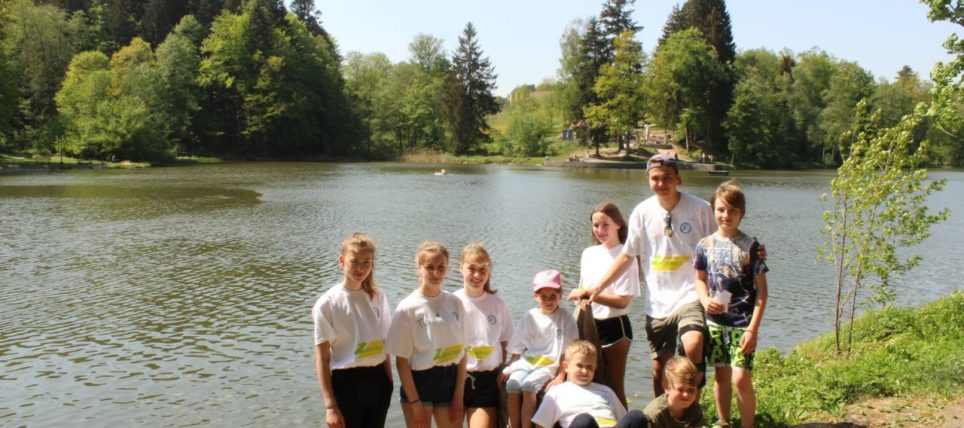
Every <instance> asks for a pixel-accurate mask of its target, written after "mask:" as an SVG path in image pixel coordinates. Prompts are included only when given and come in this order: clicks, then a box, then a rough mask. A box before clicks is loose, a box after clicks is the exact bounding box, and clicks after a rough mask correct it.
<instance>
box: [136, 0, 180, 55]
mask: <svg viewBox="0 0 964 428" xmlns="http://www.w3.org/2000/svg"><path fill="white" fill-rule="evenodd" d="M186 10H187V0H178V1H172V0H148V1H147V2H146V3H145V4H144V16H143V17H141V28H142V30H143V33H142V34H143V36H144V39H145V40H147V41H148V42H150V43H151V45H154V46H156V45H158V44H159V43H161V42H162V41H164V38H165V37H167V33H169V32H170V31H171V29H172V28H174V25H175V24H176V23H177V22H178V21H179V20H180V19H181V17H182V16H184V14H185V12H186Z"/></svg>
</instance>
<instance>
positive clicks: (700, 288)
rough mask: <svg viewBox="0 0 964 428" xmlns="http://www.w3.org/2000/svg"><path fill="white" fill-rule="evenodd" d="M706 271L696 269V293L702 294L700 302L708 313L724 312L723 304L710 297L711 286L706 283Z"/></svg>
mask: <svg viewBox="0 0 964 428" xmlns="http://www.w3.org/2000/svg"><path fill="white" fill-rule="evenodd" d="M706 278H707V275H706V271H705V270H697V271H696V294H699V296H700V303H702V304H703V309H705V310H706V313H708V314H711V315H712V314H719V313H722V312H723V305H722V304H721V303H720V302H717V301H716V300H713V299H711V298H710V287H709V286H708V285H706Z"/></svg>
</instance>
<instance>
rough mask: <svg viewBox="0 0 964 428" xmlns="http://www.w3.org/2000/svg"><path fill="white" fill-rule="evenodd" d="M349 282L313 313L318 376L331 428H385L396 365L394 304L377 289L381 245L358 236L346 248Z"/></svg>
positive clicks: (346, 278)
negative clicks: (389, 340) (391, 334)
mask: <svg viewBox="0 0 964 428" xmlns="http://www.w3.org/2000/svg"><path fill="white" fill-rule="evenodd" d="M338 264H339V265H341V268H342V272H344V279H343V280H342V281H341V282H340V283H338V284H336V285H335V286H333V287H331V288H330V289H328V291H326V292H325V293H324V294H323V295H322V296H321V297H320V298H318V301H317V302H315V305H314V306H313V307H312V309H311V317H312V318H313V319H314V323H315V370H316V372H317V373H318V383H319V385H320V386H321V395H322V397H324V399H325V408H326V412H325V422H326V423H327V424H328V426H330V427H338V428H345V427H372V426H384V425H385V415H386V414H387V413H388V406H389V405H390V404H391V399H392V386H393V385H392V364H391V361H390V360H389V359H388V355H386V354H385V349H384V341H385V336H386V335H387V334H388V327H389V316H390V315H389V312H388V311H389V308H388V299H387V298H386V297H385V293H382V292H381V290H379V289H378V287H376V286H375V279H374V270H375V243H374V242H372V240H371V238H369V237H368V236H366V235H365V234H363V233H355V234H353V235H352V236H350V237H349V238H347V239H345V240H344V241H343V242H342V243H341V255H340V256H339V257H338Z"/></svg>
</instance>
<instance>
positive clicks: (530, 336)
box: [500, 269, 579, 428]
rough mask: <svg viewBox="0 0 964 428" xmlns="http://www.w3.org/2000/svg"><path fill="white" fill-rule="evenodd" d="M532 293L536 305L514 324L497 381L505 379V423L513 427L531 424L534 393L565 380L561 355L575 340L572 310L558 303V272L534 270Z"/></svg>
mask: <svg viewBox="0 0 964 428" xmlns="http://www.w3.org/2000/svg"><path fill="white" fill-rule="evenodd" d="M532 294H533V297H534V298H535V300H536V302H537V303H538V304H539V306H538V307H537V308H533V309H530V310H529V311H528V312H526V314H525V315H524V316H523V317H522V319H520V320H519V322H518V324H516V327H515V330H514V331H513V333H512V338H511V339H510V340H509V348H508V352H509V353H511V354H512V360H511V363H510V364H509V366H508V367H506V368H505V369H504V370H503V371H502V375H501V376H500V381H505V392H506V394H507V395H508V407H509V426H510V427H513V428H516V427H525V428H528V427H531V426H532V415H533V414H534V413H535V411H536V394H537V393H538V392H539V391H540V390H542V389H543V388H544V387H545V388H549V387H551V386H553V385H557V384H560V383H562V382H564V381H565V380H566V373H565V372H564V371H561V370H559V366H560V363H561V360H562V354H563V351H564V350H565V349H566V346H568V345H569V343H570V342H572V341H575V340H578V339H579V330H578V328H577V327H576V321H575V319H574V318H573V316H572V313H570V312H569V310H567V309H566V308H563V307H561V306H559V303H560V302H561V301H562V275H560V274H559V271H557V270H554V269H550V270H544V271H542V272H539V273H537V274H536V276H535V278H533V280H532ZM520 357H521V358H520ZM550 380H551V382H550Z"/></svg>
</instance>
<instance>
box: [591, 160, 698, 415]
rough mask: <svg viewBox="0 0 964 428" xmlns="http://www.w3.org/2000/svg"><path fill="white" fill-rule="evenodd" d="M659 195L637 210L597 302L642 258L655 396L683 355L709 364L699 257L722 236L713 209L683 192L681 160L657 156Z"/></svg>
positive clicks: (653, 176) (649, 168) (650, 167)
mask: <svg viewBox="0 0 964 428" xmlns="http://www.w3.org/2000/svg"><path fill="white" fill-rule="evenodd" d="M646 174H647V176H648V177H649V187H650V189H652V190H653V193H654V195H653V196H651V197H649V198H647V199H646V200H644V201H643V202H641V203H640V204H639V205H637V206H636V208H635V209H633V213H632V214H631V215H630V216H629V236H628V237H627V239H626V244H625V245H624V246H623V251H622V253H621V254H619V255H618V256H617V257H616V259H615V260H614V261H613V263H612V264H611V265H610V267H609V270H608V271H607V272H606V274H604V275H603V277H602V278H601V279H600V280H599V282H598V283H597V284H596V286H595V287H593V291H592V296H593V297H595V296H596V295H597V294H598V293H599V292H600V291H601V290H602V289H604V288H606V286H607V285H609V283H610V282H611V281H612V280H613V279H614V278H617V277H619V275H621V274H622V272H623V271H624V270H625V269H626V268H627V267H628V266H629V265H630V263H631V262H632V260H633V259H634V258H636V257H639V258H640V260H642V267H643V274H644V277H645V278H646V299H645V304H644V309H645V311H646V338H647V340H648V342H649V350H650V356H651V357H652V359H653V391H654V392H655V394H656V396H659V395H661V394H662V393H663V387H662V384H663V382H662V373H663V366H664V365H665V364H666V362H667V361H669V359H670V358H671V357H672V356H673V355H674V354H676V353H677V349H676V341H677V337H679V340H680V342H682V345H683V351H684V354H685V355H686V356H687V357H688V358H689V359H690V360H691V361H693V364H696V365H697V366H698V367H705V365H703V331H704V329H705V326H704V322H703V307H702V306H701V305H700V301H699V296H698V295H697V294H696V288H695V286H694V278H695V275H696V272H695V271H694V270H693V261H692V259H693V255H694V251H695V249H696V244H697V243H698V242H699V241H700V239H702V238H703V237H704V236H707V235H710V234H712V233H713V232H715V231H716V223H715V222H714V220H713V210H712V209H711V208H710V204H709V203H707V202H706V201H704V200H702V199H699V198H697V197H695V196H692V195H689V194H686V193H683V192H680V191H679V190H678V189H677V187H678V186H679V185H681V184H682V180H681V179H680V175H679V169H678V167H677V163H676V160H675V159H674V158H673V157H671V156H669V155H665V154H657V155H655V156H653V157H651V158H650V159H649V161H648V162H647V164H646Z"/></svg>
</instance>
